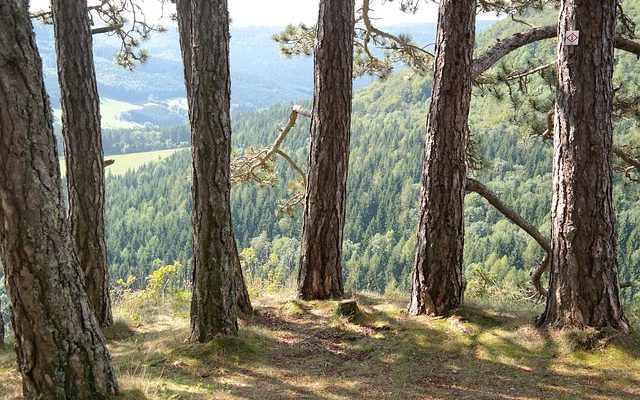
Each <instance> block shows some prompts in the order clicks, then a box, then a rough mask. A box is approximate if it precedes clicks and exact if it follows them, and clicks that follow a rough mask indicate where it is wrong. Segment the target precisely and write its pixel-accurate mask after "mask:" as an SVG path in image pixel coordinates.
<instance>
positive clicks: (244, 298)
mask: <svg viewBox="0 0 640 400" xmlns="http://www.w3.org/2000/svg"><path fill="white" fill-rule="evenodd" d="M190 7H191V1H190V0H177V1H176V9H179V10H177V13H176V14H177V17H178V18H177V19H178V26H179V31H180V32H179V33H180V48H181V50H182V59H183V62H184V76H185V87H186V90H187V97H188V96H189V93H190V85H189V82H190V81H191V12H190ZM233 243H234V245H235V246H236V251H235V259H234V268H235V270H236V297H237V306H238V311H240V313H242V314H243V315H245V316H250V315H252V314H253V306H252V305H251V298H250V297H249V291H248V290H247V285H246V283H245V280H244V274H243V273H242V266H241V265H240V257H239V255H238V249H237V244H236V239H235V234H234V236H233Z"/></svg>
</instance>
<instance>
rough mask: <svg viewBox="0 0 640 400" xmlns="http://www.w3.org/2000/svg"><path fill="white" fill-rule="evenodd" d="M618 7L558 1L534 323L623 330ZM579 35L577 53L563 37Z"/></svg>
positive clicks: (612, 1) (596, 1) (596, 0)
mask: <svg viewBox="0 0 640 400" xmlns="http://www.w3.org/2000/svg"><path fill="white" fill-rule="evenodd" d="M616 9H617V1H616V0H606V1H600V0H586V1H575V0H564V1H562V2H561V5H560V19H559V22H558V32H559V37H560V40H559V41H558V47H557V49H558V50H557V51H558V82H557V89H556V117H555V123H554V126H555V129H554V157H553V203H552V237H551V273H550V284H549V296H547V305H546V309H545V312H544V314H543V315H542V317H541V320H540V322H541V323H542V324H544V325H549V326H555V327H566V326H577V327H586V326H592V327H611V328H615V329H619V330H621V331H628V329H629V324H628V322H627V320H626V318H625V316H624V313H623V310H622V305H621V302H620V285H619V281H618V264H617V252H616V228H615V211H614V207H613V199H612V167H611V165H612V164H611V157H612V147H613V124H612V110H613V94H614V92H613V85H612V76H613V66H614V57H613V49H614V37H615V27H616ZM573 30H579V32H580V36H579V39H578V45H577V46H570V45H568V43H567V40H564V38H565V36H568V35H569V32H570V31H573Z"/></svg>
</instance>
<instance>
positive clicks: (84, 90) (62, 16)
mask: <svg viewBox="0 0 640 400" xmlns="http://www.w3.org/2000/svg"><path fill="white" fill-rule="evenodd" d="M51 10H52V12H53V26H54V32H55V37H56V54H57V58H58V81H59V82H60V94H61V96H60V97H61V99H60V100H61V104H62V134H63V136H64V150H65V157H66V161H67V162H66V165H67V188H68V193H69V220H70V222H71V224H70V227H71V238H72V242H73V247H74V249H75V252H76V254H77V255H78V259H79V261H80V266H81V267H82V270H83V272H84V284H85V291H86V292H87V297H88V298H89V305H90V306H91V308H92V309H93V311H94V312H95V315H96V318H97V319H98V322H99V323H100V325H102V326H108V325H111V324H112V323H113V316H112V314H111V299H110V298H109V272H108V270H107V244H106V242H105V227H104V161H103V160H104V154H103V151H102V136H101V131H100V99H99V97H98V88H97V84H96V73H95V68H94V65H93V46H92V37H91V26H90V21H89V14H88V11H87V2H86V0H53V1H52V2H51Z"/></svg>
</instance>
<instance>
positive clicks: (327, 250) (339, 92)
mask: <svg viewBox="0 0 640 400" xmlns="http://www.w3.org/2000/svg"><path fill="white" fill-rule="evenodd" d="M353 9H354V1H353V0H321V1H320V11H319V16H318V26H317V33H316V37H317V47H316V53H315V60H314V66H315V67H314V76H315V80H314V95H313V99H314V100H313V114H312V120H311V149H310V151H309V173H308V179H307V188H306V200H305V208H304V220H303V221H304V222H303V228H302V239H301V251H300V274H299V277H298V296H299V297H300V298H303V299H305V300H310V299H326V298H329V297H340V296H342V295H343V294H344V287H343V276H342V237H343V231H344V221H345V199H346V190H347V169H348V165H349V137H350V131H351V94H352V72H353V35H354V17H353V12H354V10H353Z"/></svg>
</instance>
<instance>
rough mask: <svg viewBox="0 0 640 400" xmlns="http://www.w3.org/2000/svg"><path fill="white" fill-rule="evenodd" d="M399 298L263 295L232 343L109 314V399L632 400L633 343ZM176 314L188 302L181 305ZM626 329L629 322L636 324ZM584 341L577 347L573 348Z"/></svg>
mask: <svg viewBox="0 0 640 400" xmlns="http://www.w3.org/2000/svg"><path fill="white" fill-rule="evenodd" d="M405 303H406V301H404V300H398V299H393V300H389V299H385V298H383V297H379V296H376V295H359V297H358V304H359V306H360V308H361V310H362V314H363V317H362V318H358V319H357V320H355V321H354V322H349V321H348V320H347V319H345V318H336V316H335V315H334V311H335V306H336V302H335V301H327V302H301V301H299V300H293V296H288V295H281V296H275V295H273V294H271V295H270V296H269V297H268V298H265V299H254V304H255V305H256V309H257V314H256V316H255V317H254V318H253V319H251V320H250V321H243V322H241V329H240V334H239V335H238V336H237V337H220V338H218V339H216V340H214V341H212V342H210V343H206V344H195V343H189V342H187V341H186V339H187V338H188V336H189V320H188V318H187V317H185V313H184V312H183V311H184V310H181V309H179V308H178V309H176V307H175V304H173V305H170V304H167V306H166V307H162V306H160V307H158V306H156V307H149V308H148V309H145V310H139V311H140V312H141V313H142V314H143V315H145V318H143V319H133V320H132V319H130V318H129V317H128V315H127V313H128V311H127V310H130V309H131V308H130V307H131V304H130V303H124V304H126V307H124V308H118V307H116V316H117V320H118V323H117V324H116V326H115V327H114V328H111V329H110V330H109V331H108V332H105V333H106V336H107V338H108V340H109V347H110V350H111V353H112V356H113V360H114V362H115V364H116V367H117V369H118V373H119V381H120V386H121V389H122V393H121V394H120V396H118V398H120V399H194V400H197V399H221V400H224V399H336V400H337V399H463V398H468V399H540V398H545V399H547V398H549V399H551V398H553V399H636V398H640V335H639V334H638V333H637V332H633V333H632V334H631V335H630V336H627V337H609V336H607V337H601V336H598V335H592V334H591V333H589V332H554V331H547V330H540V329H537V328H536V327H534V325H533V317H534V316H535V315H536V314H537V313H538V312H539V308H540V306H539V305H537V306H532V305H531V304H527V303H515V304H514V303H511V304H509V305H508V306H501V305H496V304H492V305H487V304H484V305H479V304H477V303H473V302H470V303H469V304H467V305H465V306H464V307H462V308H461V309H459V310H458V311H456V313H454V314H453V315H452V316H450V317H449V318H427V317H411V316H407V315H406V314H405V312H404V308H405V305H406V304H405ZM184 307H185V308H187V307H188V304H185V305H184ZM636 320H637V319H636ZM585 343H586V344H587V345H588V346H585V345H583V344H585ZM19 394H20V378H19V375H18V373H17V372H16V365H15V361H14V354H13V350H12V349H11V348H10V347H6V348H5V349H3V350H0V399H13V398H19Z"/></svg>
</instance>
